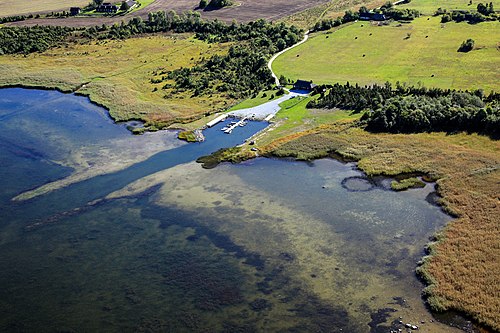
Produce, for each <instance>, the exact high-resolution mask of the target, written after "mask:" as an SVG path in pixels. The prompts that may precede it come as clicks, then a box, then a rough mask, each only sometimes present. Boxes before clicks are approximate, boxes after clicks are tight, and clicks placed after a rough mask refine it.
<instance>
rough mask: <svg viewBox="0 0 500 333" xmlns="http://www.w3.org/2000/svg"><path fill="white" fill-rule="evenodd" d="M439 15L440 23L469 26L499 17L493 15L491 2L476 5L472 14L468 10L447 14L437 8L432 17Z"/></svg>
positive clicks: (499, 16)
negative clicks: (461, 23) (475, 9)
mask: <svg viewBox="0 0 500 333" xmlns="http://www.w3.org/2000/svg"><path fill="white" fill-rule="evenodd" d="M439 15H442V16H441V23H447V22H451V21H455V22H457V23H458V22H468V23H470V24H477V23H481V22H485V21H496V20H500V15H498V14H496V13H495V9H494V8H493V3H492V2H490V3H489V4H488V3H486V4H483V3H479V4H478V5H477V11H476V12H472V11H470V10H453V11H451V12H448V11H447V10H446V9H443V8H438V9H437V10H436V12H435V13H434V16H439Z"/></svg>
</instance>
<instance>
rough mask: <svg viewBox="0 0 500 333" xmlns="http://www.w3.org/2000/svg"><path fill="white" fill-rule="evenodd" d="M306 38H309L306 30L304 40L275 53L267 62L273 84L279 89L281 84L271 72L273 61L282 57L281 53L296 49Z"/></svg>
mask: <svg viewBox="0 0 500 333" xmlns="http://www.w3.org/2000/svg"><path fill="white" fill-rule="evenodd" d="M308 38H309V30H307V31H306V32H305V34H304V38H303V39H302V40H301V41H300V42H298V43H297V44H293V45H292V46H290V47H287V48H286V49H284V50H282V51H279V52H278V53H276V54H275V55H273V56H272V58H271V59H269V62H268V63H267V67H268V68H269V70H270V71H271V74H272V75H273V78H274V83H276V86H278V87H279V86H281V84H280V80H279V78H278V76H276V74H275V73H274V72H273V68H272V65H273V61H274V60H275V59H276V58H278V57H279V56H280V55H282V54H283V53H285V52H286V51H289V50H291V49H293V48H294V47H297V46H299V45H300V44H302V43H305V42H306V41H307V39H308Z"/></svg>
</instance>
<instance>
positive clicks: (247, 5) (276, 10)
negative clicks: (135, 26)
mask: <svg viewBox="0 0 500 333" xmlns="http://www.w3.org/2000/svg"><path fill="white" fill-rule="evenodd" d="M4 1H5V0H4ZM43 1H45V0H43ZM43 1H40V2H43ZM327 2H328V0H239V1H235V3H236V4H235V5H234V6H231V7H228V8H222V9H219V10H212V11H203V10H197V12H199V13H200V14H201V16H202V17H203V18H206V19H211V20H212V19H219V20H222V21H225V22H231V21H233V20H236V21H237V22H242V23H245V22H249V21H255V20H257V19H259V18H263V19H266V20H269V21H275V20H278V19H281V18H283V17H286V16H289V15H292V14H295V13H298V12H301V11H303V10H306V9H308V8H311V7H315V6H318V5H321V4H324V3H327ZM198 5H199V0H178V1H172V0H155V1H154V2H152V3H151V4H149V5H148V6H144V7H143V8H141V9H139V10H137V11H135V12H133V13H130V14H128V15H125V16H118V17H90V18H86V17H83V18H82V17H69V18H65V19H52V18H49V19H34V20H27V21H21V22H14V23H12V24H11V25H22V26H31V25H37V24H38V25H62V26H75V27H78V26H95V25H102V24H113V23H115V22H120V21H123V20H125V21H126V20H128V19H130V18H132V17H136V16H140V17H142V18H144V19H146V18H147V17H148V14H149V13H150V12H155V11H160V10H163V11H170V10H174V11H176V12H178V13H180V12H184V11H187V10H196V8H197V7H198ZM68 8H69V6H68Z"/></svg>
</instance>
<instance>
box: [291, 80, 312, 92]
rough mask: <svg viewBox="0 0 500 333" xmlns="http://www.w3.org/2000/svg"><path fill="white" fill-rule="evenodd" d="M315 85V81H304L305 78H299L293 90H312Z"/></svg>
mask: <svg viewBox="0 0 500 333" xmlns="http://www.w3.org/2000/svg"><path fill="white" fill-rule="evenodd" d="M314 87H316V85H315V84H314V83H312V81H311V82H309V81H304V80H297V82H295V83H294V84H293V90H307V91H311V90H313V89H314Z"/></svg>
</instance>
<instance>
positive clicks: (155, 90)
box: [0, 34, 233, 130]
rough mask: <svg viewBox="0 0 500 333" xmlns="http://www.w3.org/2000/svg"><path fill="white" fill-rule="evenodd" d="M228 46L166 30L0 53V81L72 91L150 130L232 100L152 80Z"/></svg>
mask: <svg viewBox="0 0 500 333" xmlns="http://www.w3.org/2000/svg"><path fill="white" fill-rule="evenodd" d="M227 49H228V45H222V44H210V45H209V44H208V43H205V42H202V41H199V40H196V39H194V38H192V37H191V36H190V35H168V34H167V35H155V36H149V37H138V38H130V39H127V40H123V41H101V42H97V43H94V42H93V43H90V44H84V45H79V44H75V45H70V46H66V47H61V48H56V49H52V50H49V51H46V52H44V53H34V54H30V55H28V56H20V55H3V56H0V85H2V86H13V85H22V86H29V87H41V88H57V89H60V90H63V91H75V92H77V93H78V94H82V95H87V96H89V98H90V99H91V100H92V101H94V102H95V103H97V104H100V105H102V106H105V107H106V108H107V109H109V112H110V115H111V117H112V118H113V119H114V120H116V121H126V120H131V119H135V120H143V121H144V122H145V123H146V127H147V129H149V130H155V129H160V128H164V127H166V126H168V125H169V124H172V123H174V122H180V123H183V122H189V121H193V120H195V119H198V118H200V117H202V116H203V115H204V114H205V113H212V112H215V111H218V110H222V109H224V108H226V107H227V106H228V104H230V103H231V102H232V101H233V100H232V99H231V98H228V97H227V96H225V95H224V94H217V95H212V96H199V97H193V96H191V94H190V93H187V92H180V93H176V94H174V93H172V90H171V89H162V87H163V85H164V83H163V84H162V83H154V82H155V81H154V80H153V81H152V79H154V78H156V77H158V76H160V75H162V74H160V73H162V72H165V71H168V70H172V69H177V68H181V67H191V66H193V65H195V64H196V63H198V62H200V61H202V59H203V58H205V59H206V58H208V57H210V56H211V55H213V54H224V53H225V52H227ZM163 75H164V74H163Z"/></svg>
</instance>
